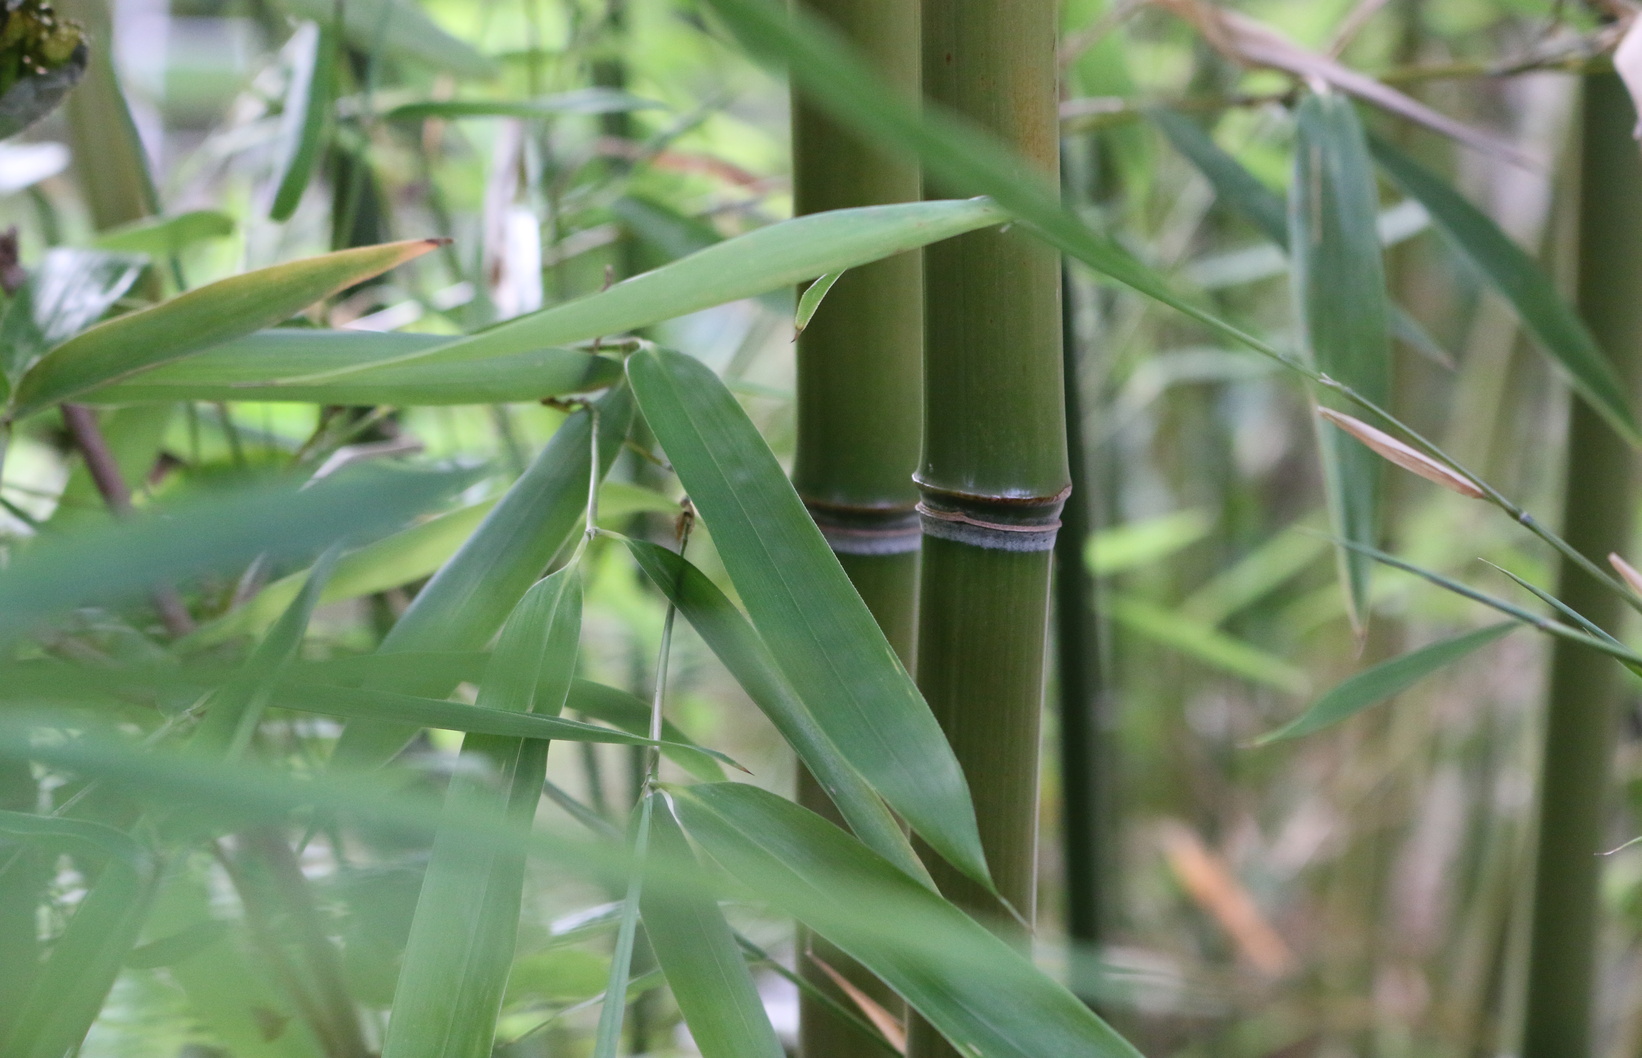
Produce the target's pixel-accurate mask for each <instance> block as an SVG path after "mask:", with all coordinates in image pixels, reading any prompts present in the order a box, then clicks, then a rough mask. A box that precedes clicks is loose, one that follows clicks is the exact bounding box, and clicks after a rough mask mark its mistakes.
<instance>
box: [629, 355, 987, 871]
mask: <svg viewBox="0 0 1642 1058" xmlns="http://www.w3.org/2000/svg"><path fill="white" fill-rule="evenodd" d="M627 374H628V380H629V382H630V383H631V385H632V387H633V391H634V394H635V395H636V396H637V398H638V402H639V407H640V409H641V410H642V411H643V413H644V417H645V420H646V421H647V422H648V423H649V424H650V428H651V430H652V431H654V433H655V435H656V437H657V438H658V439H659V440H660V441H661V444H662V447H663V449H664V450H665V451H666V452H667V455H668V458H669V459H670V460H671V461H672V464H673V468H674V470H675V471H676V472H677V473H678V475H679V478H680V480H681V481H683V483H684V487H685V489H686V491H687V492H688V493H689V495H690V497H691V501H692V502H693V503H694V504H695V506H696V509H697V510H698V511H700V513H701V515H702V517H703V519H704V520H705V521H706V523H707V526H708V528H709V529H710V530H711V531H712V533H713V539H714V541H715V542H716V543H717V544H718V547H719V554H720V557H721V558H722V559H723V561H724V566H725V569H726V570H727V571H728V572H729V574H730V579H731V581H733V582H734V584H735V586H736V590H737V591H738V592H739V593H740V595H741V598H742V601H743V602H744V603H745V604H746V607H747V612H748V614H749V615H750V617H751V618H752V623H753V626H754V627H755V628H757V629H758V632H759V634H760V636H761V637H762V638H763V639H764V642H765V644H766V645H767V646H768V647H769V648H770V652H771V654H772V655H773V656H774V657H775V660H776V663H777V664H778V665H780V667H781V669H782V671H784V672H785V673H786V675H787V678H788V680H789V681H790V683H791V685H792V687H793V689H794V690H796V691H797V692H798V693H799V695H800V696H801V697H803V698H804V700H805V701H806V703H807V704H808V705H809V707H810V712H811V714H812V715H813V716H814V717H815V719H816V722H817V723H819V724H820V725H821V726H822V729H823V730H825V731H827V732H828V734H829V735H830V736H831V737H832V738H833V739H834V741H835V742H837V741H839V740H845V741H848V742H851V743H852V744H853V745H854V746H855V747H856V748H855V750H854V751H853V752H851V754H850V757H851V761H852V763H853V764H854V765H855V766H856V768H857V769H859V770H860V771H861V773H862V775H863V776H864V777H865V778H866V779H867V781H868V782H870V783H871V784H872V785H873V788H874V789H876V790H877V791H878V793H879V794H880V795H881V796H882V797H883V798H884V800H885V801H886V802H888V804H889V805H890V807H891V808H893V809H894V810H895V811H897V812H898V813H900V815H901V817H902V818H903V819H905V820H907V822H908V823H909V824H911V826H912V828H913V829H914V830H916V831H917V832H918V833H919V834H920V835H922V836H923V838H924V840H925V841H927V842H929V844H930V846H931V847H932V848H934V849H935V850H936V851H938V852H939V853H940V854H941V855H942V856H944V857H946V858H947V859H948V860H950V861H951V862H952V863H953V865H954V866H956V867H958V868H959V869H960V870H962V871H964V873H966V874H968V875H970V876H971V877H973V878H975V879H976V880H977V881H981V882H983V883H984V882H985V881H986V880H988V879H989V877H990V876H989V874H988V871H987V868H986V857H985V854H984V853H983V852H982V851H981V844H980V835H979V831H978V830H977V828H976V824H975V810H974V806H973V804H972V802H971V801H970V797H969V788H968V786H967V785H966V784H965V782H964V777H963V771H962V769H961V768H960V767H959V764H958V761H957V758H956V757H955V756H953V753H952V748H951V747H950V746H949V745H948V744H947V741H946V737H945V735H943V734H942V732H941V729H940V725H939V724H937V723H936V721H935V717H934V714H932V713H931V712H930V710H929V706H928V704H926V703H925V702H924V700H923V696H922V695H921V694H920V693H919V692H918V689H917V687H916V686H914V685H913V682H912V679H911V677H909V676H908V675H907V672H906V669H905V668H904V667H902V665H901V662H900V659H899V658H898V657H897V656H896V654H895V651H894V649H893V648H891V647H890V645H889V643H888V641H887V640H885V639H884V635H883V632H882V631H880V630H879V628H878V625H877V623H876V622H874V621H873V618H872V614H871V613H870V612H868V610H867V608H866V604H865V603H863V602H862V601H861V597H860V596H859V595H857V594H856V592H855V589H854V588H853V587H852V586H851V585H850V582H849V578H848V577H847V576H846V575H845V574H844V571H843V568H842V567H841V566H839V564H838V559H837V558H836V557H835V556H834V555H833V553H832V550H831V549H830V548H829V547H828V546H827V543H826V541H825V540H824V539H823V538H822V536H821V532H820V530H819V529H817V528H816V527H815V523H814V522H813V521H811V520H810V517H809V514H808V512H806V511H805V509H804V505H803V503H802V501H800V500H799V498H798V494H797V493H796V492H795V491H793V487H792V484H791V483H790V482H789V481H788V480H787V476H786V474H784V473H783V472H782V470H781V466H780V464H779V463H777V462H776V460H775V457H774V456H773V455H772V454H771V453H770V450H769V448H768V447H767V446H766V445H765V443H764V439H763V438H762V437H761V436H760V435H759V433H758V430H757V428H755V427H754V426H753V424H752V422H751V420H749V419H748V418H747V415H746V413H745V412H744V411H742V409H741V406H740V405H739V404H737V403H736V400H735V398H734V397H733V396H731V394H730V392H729V390H727V389H725V387H724V384H723V383H722V382H720V381H719V379H718V376H717V375H715V374H713V372H712V371H710V370H709V369H708V368H706V367H705V366H703V365H702V364H700V363H699V362H697V361H695V360H692V359H690V358H689V357H686V356H684V355H682V354H680V353H673V352H666V351H653V350H643V351H640V352H638V353H635V354H633V355H632V356H631V357H629V358H628V361H627ZM754 497H756V498H757V502H756V509H755V507H754V504H753V498H754Z"/></svg>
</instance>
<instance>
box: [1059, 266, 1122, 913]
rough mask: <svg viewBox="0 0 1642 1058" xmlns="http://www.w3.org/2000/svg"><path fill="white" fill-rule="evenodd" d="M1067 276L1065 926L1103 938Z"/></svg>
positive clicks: (1100, 785)
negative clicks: (1070, 486) (1069, 488)
mask: <svg viewBox="0 0 1642 1058" xmlns="http://www.w3.org/2000/svg"><path fill="white" fill-rule="evenodd" d="M1074 294H1075V291H1074V290H1073V287H1072V282H1071V276H1070V275H1069V274H1067V273H1066V271H1065V270H1064V269H1063V270H1062V276H1061V299H1062V336H1061V341H1062V348H1063V363H1064V370H1065V375H1066V382H1065V386H1066V449H1067V465H1068V469H1069V471H1070V478H1071V480H1072V482H1073V488H1074V493H1073V495H1072V496H1069V497H1067V503H1066V506H1065V508H1064V509H1063V510H1062V511H1061V531H1060V534H1059V535H1058V536H1057V537H1056V538H1055V678H1056V681H1057V683H1058V688H1057V689H1058V691H1059V695H1060V783H1061V813H1062V816H1061V840H1062V847H1063V853H1062V855H1063V856H1064V858H1065V862H1066V866H1065V876H1066V933H1067V936H1069V937H1071V938H1072V939H1073V940H1075V941H1080V942H1082V943H1085V944H1094V943H1097V942H1098V941H1099V940H1100V939H1101V928H1102V925H1103V917H1104V909H1105V906H1106V904H1107V902H1108V900H1109V897H1108V893H1107V888H1108V886H1107V882H1106V879H1105V878H1104V877H1103V872H1102V868H1103V863H1102V859H1103V857H1102V853H1104V852H1105V851H1106V848H1107V847H1108V842H1109V840H1110V839H1109V835H1108V819H1107V816H1106V812H1107V810H1108V808H1109V804H1108V797H1107V795H1106V789H1107V775H1106V771H1107V765H1106V760H1105V754H1106V748H1105V742H1106V739H1105V738H1104V736H1103V733H1102V730H1101V708H1100V707H1101V690H1100V675H1101V673H1100V628H1099V622H1098V619H1097V618H1096V616H1095V582H1094V578H1093V577H1092V576H1090V574H1089V568H1088V566H1086V565H1085V564H1084V561H1083V548H1084V544H1085V542H1086V541H1087V540H1088V539H1089V534H1090V532H1091V531H1092V528H1093V521H1094V520H1093V517H1092V493H1093V490H1092V489H1089V488H1087V487H1086V486H1087V484H1088V482H1089V473H1088V459H1087V454H1086V450H1085V439H1084V434H1083V410H1082V403H1081V401H1080V400H1079V386H1078V351H1077V350H1078V343H1077V328H1076V326H1075V320H1074V318H1073V315H1074V314H1073V297H1074Z"/></svg>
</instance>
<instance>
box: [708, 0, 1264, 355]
mask: <svg viewBox="0 0 1642 1058" xmlns="http://www.w3.org/2000/svg"><path fill="white" fill-rule="evenodd" d="M708 3H709V5H710V6H711V7H712V8H713V9H714V10H715V11H717V12H718V14H719V15H720V16H721V17H722V18H723V19H724V21H725V22H726V23H727V24H728V25H729V27H730V28H731V30H732V31H733V32H734V33H735V35H736V36H737V37H739V38H740V39H741V41H742V42H743V44H745V45H746V47H747V48H748V50H750V51H751V52H753V54H754V55H755V56H757V57H760V58H763V59H765V60H768V61H771V62H773V63H775V64H778V65H784V66H785V67H787V70H788V72H789V74H790V75H791V77H792V79H793V81H794V82H795V83H796V84H797V85H798V86H799V87H800V88H801V89H802V90H803V91H804V93H805V94H806V96H808V97H809V98H810V99H811V100H812V101H813V102H814V103H815V104H816V106H817V107H819V108H820V109H821V110H823V111H825V112H826V113H827V114H829V115H830V116H831V117H832V118H833V119H834V120H836V121H838V122H839V123H841V124H843V125H845V126H848V127H850V128H853V129H854V130H855V131H856V132H858V133H860V134H861V135H862V136H863V137H864V138H866V139H867V140H869V141H871V142H873V143H876V144H878V145H879V146H880V147H883V148H884V149H886V150H890V151H894V152H897V153H907V154H915V155H917V157H918V158H919V160H920V161H921V162H922V163H923V166H924V170H925V172H926V173H928V174H929V177H930V181H931V183H934V184H937V185H939V187H940V188H941V189H942V190H943V193H948V194H981V195H988V196H991V197H992V198H993V199H994V200H995V201H996V202H997V203H998V205H1000V206H1002V207H1003V208H1004V209H1006V210H1008V211H1009V212H1010V213H1012V214H1014V215H1015V216H1016V217H1017V218H1018V219H1019V220H1021V221H1022V222H1024V223H1025V224H1027V225H1028V226H1030V227H1031V228H1033V229H1034V230H1035V231H1036V233H1037V234H1038V235H1039V236H1041V237H1042V238H1043V239H1045V240H1046V241H1048V242H1049V243H1050V244H1052V245H1054V246H1055V247H1057V248H1058V249H1060V250H1061V251H1062V252H1063V253H1066V254H1068V255H1069V256H1071V257H1074V258H1076V259H1077V260H1079V261H1082V262H1083V263H1084V264H1086V265H1088V266H1089V267H1090V268H1093V269H1094V270H1095V271H1096V272H1099V273H1101V274H1102V275H1105V276H1107V277H1108V278H1111V279H1114V280H1116V281H1117V282H1119V283H1122V284H1124V285H1125V286H1128V287H1132V288H1133V289H1135V290H1136V291H1138V292H1140V293H1142V294H1144V295H1146V296H1147V297H1150V298H1152V299H1153V300H1155V301H1158V302H1161V303H1162V304H1165V305H1168V306H1170V307H1172V308H1175V309H1177V310H1179V311H1180V312H1182V313H1184V314H1186V315H1187V316H1189V317H1190V318H1192V319H1194V320H1196V321H1197V322H1199V323H1201V324H1203V325H1204V326H1205V327H1208V328H1209V329H1210V330H1212V331H1214V332H1215V333H1217V334H1220V335H1222V336H1224V337H1226V338H1228V339H1230V340H1232V341H1234V342H1237V343H1238V344H1240V345H1244V346H1247V347H1248V348H1250V349H1252V350H1254V351H1256V352H1258V353H1261V354H1262V355H1264V356H1267V357H1270V358H1272V359H1274V360H1277V361H1279V362H1282V363H1289V360H1288V358H1287V357H1286V356H1285V355H1284V354H1283V353H1281V352H1279V351H1278V350H1276V349H1275V348H1273V347H1272V346H1271V345H1269V344H1267V343H1265V342H1263V341H1261V340H1260V339H1258V338H1256V337H1254V336H1253V335H1251V334H1249V333H1247V332H1246V331H1243V330H1242V329H1240V328H1238V327H1235V326H1233V325H1232V324H1230V323H1227V322H1226V321H1225V320H1222V319H1220V318H1219V317H1217V316H1215V315H1214V314H1213V313H1211V312H1209V311H1207V310H1206V309H1204V308H1202V307H1201V306H1199V305H1197V304H1195V303H1193V302H1191V301H1188V300H1187V299H1186V298H1184V297H1182V296H1181V295H1180V294H1178V293H1176V292H1175V291H1174V290H1173V289H1172V288H1171V287H1170V286H1169V284H1168V282H1167V281H1165V280H1164V279H1163V277H1162V276H1160V275H1158V274H1157V273H1156V272H1154V271H1153V270H1152V269H1150V268H1148V267H1147V266H1145V265H1144V264H1142V263H1141V262H1139V261H1138V260H1136V259H1135V258H1134V257H1133V256H1131V255H1130V254H1129V253H1128V252H1127V251H1125V250H1124V249H1123V248H1122V247H1120V246H1118V245H1117V244H1116V243H1114V242H1112V241H1111V240H1110V239H1108V238H1106V237H1105V236H1103V235H1100V234H1097V233H1096V232H1094V231H1092V230H1091V229H1090V228H1089V227H1088V226H1087V225H1085V224H1084V222H1083V221H1082V220H1081V219H1079V217H1078V216H1077V215H1076V214H1075V213H1073V212H1071V211H1070V210H1068V209H1066V208H1065V207H1064V206H1062V205H1061V201H1060V193H1059V191H1058V189H1057V188H1055V186H1054V185H1053V184H1052V183H1050V182H1049V181H1048V180H1047V179H1045V178H1044V177H1043V176H1042V175H1041V174H1040V173H1039V172H1038V171H1037V170H1036V169H1035V167H1033V166H1032V165H1030V164H1029V163H1027V162H1026V161H1024V160H1022V159H1020V158H1019V157H1017V156H1016V155H1015V154H1014V153H1013V152H1011V151H1010V150H1009V149H1008V148H1007V147H1005V146H1004V145H1003V144H1001V143H1000V142H999V141H998V139H997V138H996V137H995V136H993V135H991V134H990V133H987V132H984V131H982V130H980V129H978V128H977V127H975V126H974V125H972V124H969V123H967V122H965V121H963V120H961V119H959V118H957V117H955V116H953V115H952V114H950V113H947V112H945V111H943V110H940V109H938V108H936V107H932V106H924V107H922V108H921V109H920V108H915V107H913V106H909V105H907V104H905V103H903V102H902V101H901V99H900V96H899V94H898V93H895V92H892V91H890V90H889V88H888V87H886V86H885V85H884V83H883V80H882V78H880V77H878V76H877V75H876V74H875V73H874V72H873V70H872V69H871V68H870V67H868V66H867V64H866V63H865V62H863V61H862V60H861V58H860V57H859V55H857V54H856V52H855V51H854V49H852V48H851V47H850V45H849V44H848V43H847V42H845V41H844V40H843V38H842V37H840V35H839V34H838V31H837V30H836V29H834V28H833V27H832V26H831V25H829V24H828V23H826V22H825V21H824V20H821V19H818V18H816V17H814V16H813V15H809V14H806V13H805V12H804V11H803V10H802V9H801V8H800V9H794V10H791V11H789V10H788V9H787V8H786V7H785V5H781V4H777V3H773V2H771V0H708Z"/></svg>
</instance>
